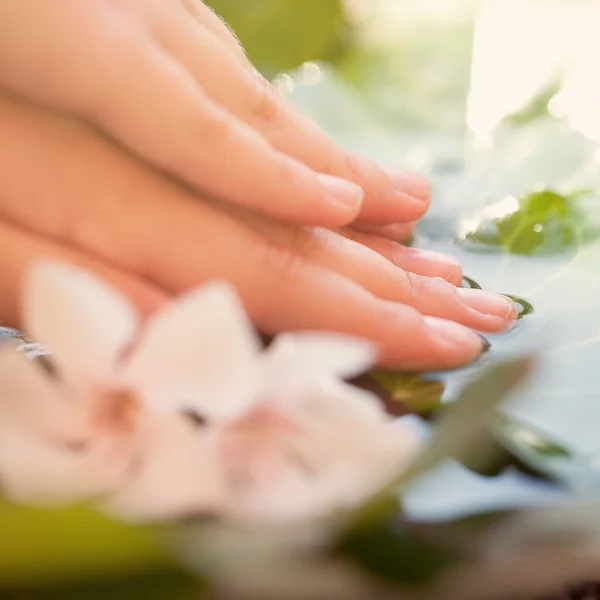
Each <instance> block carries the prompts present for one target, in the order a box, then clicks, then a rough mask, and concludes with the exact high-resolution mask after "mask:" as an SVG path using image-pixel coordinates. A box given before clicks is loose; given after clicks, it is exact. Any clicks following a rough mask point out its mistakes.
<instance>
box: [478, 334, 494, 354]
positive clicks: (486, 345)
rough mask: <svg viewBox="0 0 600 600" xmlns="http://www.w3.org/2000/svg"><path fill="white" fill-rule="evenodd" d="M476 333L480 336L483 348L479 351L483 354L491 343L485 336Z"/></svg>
mask: <svg viewBox="0 0 600 600" xmlns="http://www.w3.org/2000/svg"><path fill="white" fill-rule="evenodd" d="M477 335H478V336H479V337H480V338H481V343H482V345H483V350H482V351H481V353H482V354H483V353H484V352H487V351H488V350H489V349H490V348H491V347H492V344H491V342H490V341H489V340H488V339H487V338H484V337H483V336H482V335H481V334H480V333H478V334H477Z"/></svg>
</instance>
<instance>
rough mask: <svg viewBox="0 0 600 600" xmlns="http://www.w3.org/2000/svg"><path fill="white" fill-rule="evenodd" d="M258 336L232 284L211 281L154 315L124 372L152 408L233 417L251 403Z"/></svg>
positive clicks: (254, 387) (257, 367) (255, 374)
mask: <svg viewBox="0 0 600 600" xmlns="http://www.w3.org/2000/svg"><path fill="white" fill-rule="evenodd" d="M259 349H260V342H259V340H258V337H257V335H256V334H255V332H254V331H253V329H252V327H251V326H250V323H249V322H248V319H247V317H246V315H245V313H244V310H243V308H242V306H241V305H240V303H239V301H238V299H237V297H236V295H235V293H234V292H233V290H232V288H230V287H229V286H228V285H226V284H221V283H213V284H209V285H206V286H204V287H202V288H199V289H197V290H195V291H192V292H190V293H188V294H186V295H184V296H182V297H181V298H179V299H177V300H175V301H174V302H172V303H171V304H169V305H168V306H167V307H166V308H165V309H164V310H162V311H160V312H159V313H158V314H157V315H156V316H155V317H154V318H153V319H151V321H150V322H149V323H148V326H147V328H146V330H145V332H144V334H143V338H142V341H141V343H140V346H139V347H138V349H137V351H136V352H135V353H134V354H133V356H132V358H131V361H130V363H129V365H127V367H126V369H125V373H124V381H126V382H127V383H128V384H129V385H131V386H133V387H134V388H136V389H137V390H138V391H139V393H140V394H141V395H142V397H143V398H144V399H145V400H146V401H148V402H149V403H150V404H151V405H152V406H153V407H154V408H157V409H160V408H163V409H175V408H183V409H190V410H194V411H197V412H199V413H201V414H202V416H204V417H208V418H213V419H229V418H233V417H235V416H237V415H239V414H240V413H241V412H243V411H244V410H246V409H247V407H248V406H249V405H250V404H251V403H252V401H253V397H254V391H255V389H256V385H257V384H258V381H259V380H260V377H261V373H260V372H259V363H258V356H259V354H258V353H259Z"/></svg>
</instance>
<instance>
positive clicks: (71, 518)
mask: <svg viewBox="0 0 600 600" xmlns="http://www.w3.org/2000/svg"><path fill="white" fill-rule="evenodd" d="M0 531H1V532H2V544H0V590H1V591H3V592H6V591H7V590H28V591H30V590H40V589H43V590H61V589H63V587H64V586H67V587H69V588H70V589H72V590H74V589H76V587H73V586H79V587H80V588H81V587H85V586H88V585H90V584H89V582H112V581H119V582H124V581H127V580H129V578H131V577H133V578H141V577H145V576H146V575H148V574H150V573H156V572H159V573H171V572H172V573H176V572H178V568H177V567H175V565H174V563H173V559H172V558H171V557H170V556H169V554H168V553H167V551H166V550H165V548H164V547H163V544H162V543H161V538H160V537H159V534H158V531H157V530H153V529H146V528H141V527H133V526H129V525H125V524H123V523H117V522H115V521H112V520H111V519H108V518H107V517H104V516H102V515H99V514H97V513H96V512H93V511H91V510H88V509H86V508H83V507H76V508H67V509H63V508H61V509H41V508H31V507H24V506H16V505H13V504H9V503H7V502H2V503H0ZM103 585H109V584H108V583H104V584H103ZM55 593H58V591H55ZM111 597H112V596H111Z"/></svg>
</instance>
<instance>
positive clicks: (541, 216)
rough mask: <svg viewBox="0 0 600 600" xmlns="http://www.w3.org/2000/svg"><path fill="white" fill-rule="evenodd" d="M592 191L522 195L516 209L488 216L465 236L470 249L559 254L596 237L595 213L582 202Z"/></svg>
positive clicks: (518, 198)
mask: <svg viewBox="0 0 600 600" xmlns="http://www.w3.org/2000/svg"><path fill="white" fill-rule="evenodd" d="M590 196H593V193H590V192H589V191H584V192H574V193H572V194H569V195H561V194H558V193H556V192H554V191H552V190H540V191H534V192H530V193H526V194H522V195H521V196H518V197H517V198H516V201H517V205H518V206H517V209H516V210H514V212H508V213H507V214H505V215H502V216H499V217H491V218H490V217H485V218H483V219H481V220H480V221H479V222H478V224H477V227H476V228H475V229H474V230H473V231H471V232H469V233H468V234H467V235H466V238H465V242H467V243H468V245H469V248H471V249H475V250H476V249H484V250H485V249H494V248H498V249H501V250H502V251H503V252H510V253H513V254H524V255H528V256H533V255H538V254H558V253H560V252H563V251H565V250H569V249H570V248H573V247H577V246H578V245H580V244H582V243H584V242H587V241H590V240H591V239H594V238H597V237H598V235H600V231H599V230H597V229H595V228H594V227H590V223H591V220H590V217H591V216H592V215H591V214H590V213H589V212H588V211H587V210H585V209H584V205H583V202H585V200H587V199H589V198H590Z"/></svg>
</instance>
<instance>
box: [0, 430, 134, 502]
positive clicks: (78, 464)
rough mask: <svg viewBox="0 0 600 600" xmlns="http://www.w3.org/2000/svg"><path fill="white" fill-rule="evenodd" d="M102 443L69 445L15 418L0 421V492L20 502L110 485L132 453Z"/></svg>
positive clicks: (72, 497) (90, 493)
mask: <svg viewBox="0 0 600 600" xmlns="http://www.w3.org/2000/svg"><path fill="white" fill-rule="evenodd" d="M115 450H117V448H114V447H112V444H111V445H110V446H107V445H105V444H99V445H98V444H95V445H93V446H91V447H87V446H83V447H81V448H78V447H71V446H70V445H69V444H68V443H65V444H64V445H63V444H61V440H60V439H58V440H54V439H52V438H50V437H45V436H42V435H40V434H39V432H35V431H32V430H29V429H27V428H24V427H19V426H17V425H16V424H14V423H10V422H8V423H7V422H2V423H0V481H1V482H2V492H3V494H6V496H8V497H9V498H11V499H13V500H16V501H19V502H29V503H33V504H64V503H70V502H73V501H76V500H84V499H89V498H93V497H94V496H97V495H98V494H101V493H102V494H105V493H108V492H109V491H110V490H112V489H113V488H114V487H115V486H116V485H117V484H118V483H119V482H120V481H121V480H122V479H123V477H124V476H125V474H126V472H127V469H128V466H129V462H128V461H129V458H130V456H129V455H128V454H127V453H126V452H121V451H115Z"/></svg>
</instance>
